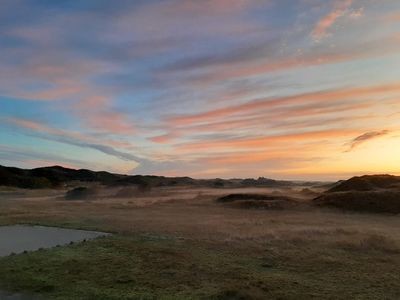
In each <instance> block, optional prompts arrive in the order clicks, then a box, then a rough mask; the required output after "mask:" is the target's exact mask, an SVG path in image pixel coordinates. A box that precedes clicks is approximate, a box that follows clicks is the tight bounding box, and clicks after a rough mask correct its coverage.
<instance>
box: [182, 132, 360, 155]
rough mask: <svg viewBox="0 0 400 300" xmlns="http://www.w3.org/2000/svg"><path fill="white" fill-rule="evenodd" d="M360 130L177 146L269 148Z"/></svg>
mask: <svg viewBox="0 0 400 300" xmlns="http://www.w3.org/2000/svg"><path fill="white" fill-rule="evenodd" d="M359 133H360V130H356V129H342V130H338V129H333V130H321V131H312V132H301V133H292V134H282V135H271V136H263V137H256V138H250V139H246V138H244V139H230V140H216V141H200V142H192V143H185V144H180V145H177V146H176V149H177V150H179V151H200V150H205V149H208V150H209V149H218V148H219V149H238V148H241V149H255V148H268V147H269V146H271V145H273V144H275V143H278V142H280V143H294V142H313V141H321V140H326V139H332V138H343V137H346V136H348V137H350V136H354V135H356V134H359Z"/></svg>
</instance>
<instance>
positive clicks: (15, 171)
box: [0, 166, 293, 188]
mask: <svg viewBox="0 0 400 300" xmlns="http://www.w3.org/2000/svg"><path fill="white" fill-rule="evenodd" d="M73 181H79V182H96V183H100V184H103V185H108V186H130V185H136V186H140V187H152V186H188V185H190V186H202V187H215V188H217V187H218V188H222V187H248V186H254V187H284V186H290V185H292V184H293V183H292V182H290V181H278V180H273V179H268V178H264V177H260V178H258V179H251V178H249V179H220V178H217V179H193V178H190V177H164V176H153V175H121V174H113V173H108V172H104V171H101V172H96V171H91V170H86V169H80V170H75V169H69V168H64V167H61V166H52V167H43V168H36V169H32V170H26V169H19V168H14V167H4V166H0V186H1V185H4V186H14V187H20V188H53V187H59V186H63V185H65V184H67V183H69V182H73Z"/></svg>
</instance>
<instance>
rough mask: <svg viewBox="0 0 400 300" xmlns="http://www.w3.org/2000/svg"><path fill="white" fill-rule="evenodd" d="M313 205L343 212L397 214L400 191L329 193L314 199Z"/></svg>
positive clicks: (399, 208)
mask: <svg viewBox="0 0 400 300" xmlns="http://www.w3.org/2000/svg"><path fill="white" fill-rule="evenodd" d="M313 203H314V204H315V205H317V206H324V207H335V208H339V209H343V210H351V211H359V212H372V213H392V214H398V213H400V190H393V189H392V190H390V189H388V190H376V191H347V192H330V193H325V194H323V195H321V196H319V197H317V198H315V199H314V200H313Z"/></svg>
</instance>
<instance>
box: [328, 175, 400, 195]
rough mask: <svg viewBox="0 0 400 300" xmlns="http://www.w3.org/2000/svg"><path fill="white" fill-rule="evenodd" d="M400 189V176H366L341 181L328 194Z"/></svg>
mask: <svg viewBox="0 0 400 300" xmlns="http://www.w3.org/2000/svg"><path fill="white" fill-rule="evenodd" d="M390 188H400V176H393V175H364V176H356V177H352V178H350V179H349V180H345V181H341V182H339V183H338V184H337V185H335V186H333V187H332V188H331V189H329V190H328V191H327V192H328V193H333V192H345V191H373V190H376V189H390Z"/></svg>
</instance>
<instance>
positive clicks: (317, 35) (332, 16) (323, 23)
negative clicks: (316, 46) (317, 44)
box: [311, 0, 353, 40]
mask: <svg viewBox="0 0 400 300" xmlns="http://www.w3.org/2000/svg"><path fill="white" fill-rule="evenodd" d="M352 2H353V1H352V0H335V3H334V8H333V10H332V11H331V12H329V13H328V14H327V15H325V16H324V17H323V18H321V19H320V20H319V21H318V23H317V24H316V25H315V27H314V29H313V31H312V33H311V36H312V37H313V38H314V39H315V40H320V39H321V38H323V37H325V36H326V35H327V34H328V31H329V29H330V28H331V27H332V26H333V25H334V24H335V22H336V21H337V19H339V18H340V17H342V16H343V15H344V14H345V13H346V11H347V9H348V8H349V7H350V6H351V4H352Z"/></svg>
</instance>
